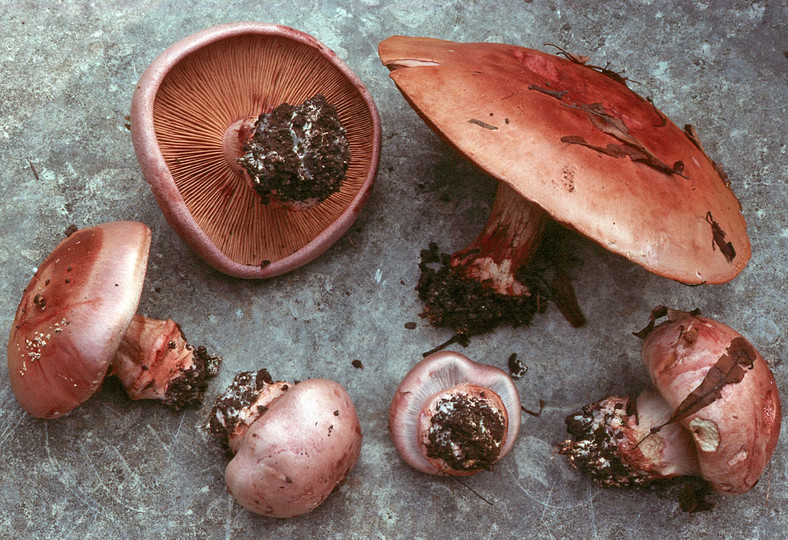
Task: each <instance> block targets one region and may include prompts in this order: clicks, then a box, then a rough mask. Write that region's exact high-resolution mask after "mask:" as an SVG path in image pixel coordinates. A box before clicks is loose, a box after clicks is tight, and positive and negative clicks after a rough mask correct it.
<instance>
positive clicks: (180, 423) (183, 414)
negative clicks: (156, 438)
mask: <svg viewBox="0 0 788 540" xmlns="http://www.w3.org/2000/svg"><path fill="white" fill-rule="evenodd" d="M184 418H186V413H181V421H180V422H179V423H178V429H176V430H175V435H174V436H173V438H172V442H173V443H174V442H175V441H177V440H178V435H179V434H180V432H181V426H182V425H183V419H184Z"/></svg>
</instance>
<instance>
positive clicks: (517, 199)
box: [451, 183, 547, 296]
mask: <svg viewBox="0 0 788 540" xmlns="http://www.w3.org/2000/svg"><path fill="white" fill-rule="evenodd" d="M546 218H547V213H546V212H545V211H544V210H542V209H541V208H540V207H539V206H537V205H536V204H534V203H532V202H530V201H528V200H527V199H525V198H523V197H522V196H521V195H520V194H519V193H517V192H516V191H515V190H514V189H513V188H512V187H510V186H509V185H508V184H505V183H501V184H500V186H499V187H498V191H497V192H496V194H495V200H494V201H493V208H492V212H491V214H490V217H489V219H488V220H487V224H486V225H485V226H484V230H483V231H482V233H481V234H480V235H479V236H478V237H477V238H476V240H474V241H473V243H472V244H471V245H470V246H468V247H467V248H465V249H462V250H460V251H458V252H456V253H454V255H452V257H451V266H452V267H453V268H455V271H456V272H457V273H459V274H460V275H461V276H462V277H464V278H465V279H470V280H476V281H478V282H479V283H481V284H482V285H483V286H484V287H487V288H489V289H492V290H493V291H495V292H496V293H498V294H503V295H510V296H528V295H530V294H531V293H530V291H529V289H528V287H527V286H526V285H524V284H523V283H521V282H520V281H519V280H518V279H517V277H516V274H517V271H518V270H519V269H520V268H521V267H523V266H524V265H525V264H526V263H527V262H528V261H529V260H530V259H531V257H532V255H533V253H534V248H535V247H536V245H537V244H538V243H539V240H541V238H542V234H543V233H544V227H545V223H546Z"/></svg>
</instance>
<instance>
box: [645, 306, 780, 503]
mask: <svg viewBox="0 0 788 540" xmlns="http://www.w3.org/2000/svg"><path fill="white" fill-rule="evenodd" d="M741 337H742V336H741V335H740V334H739V333H738V332H736V331H735V330H733V329H732V328H730V327H728V326H726V325H724V324H722V323H720V322H717V321H715V320H713V319H709V318H706V317H700V316H687V317H682V318H680V319H679V320H674V321H670V322H664V323H662V324H661V325H659V326H657V328H656V329H655V330H654V331H653V332H652V333H651V334H650V335H649V336H648V338H647V339H646V340H645V341H644V342H643V361H644V362H645V364H646V367H647V368H648V371H649V374H650V376H651V379H652V381H653V383H654V386H655V387H656V388H657V389H658V390H659V392H660V393H661V394H662V397H663V398H664V399H665V401H666V402H667V403H668V405H669V406H670V407H671V409H672V410H674V411H675V410H676V409H677V407H678V406H679V404H681V402H682V401H683V400H684V398H686V397H687V396H688V395H689V394H690V393H691V392H692V391H693V390H694V389H695V388H696V387H697V386H698V385H699V384H700V383H701V381H702V380H703V379H704V377H705V376H706V374H707V373H708V371H709V369H710V368H711V367H712V366H713V365H715V364H716V362H717V361H718V360H719V358H720V357H721V356H723V355H724V354H725V353H726V350H727V349H728V347H729V346H730V344H731V342H732V341H733V340H734V339H736V338H741ZM752 351H755V349H754V348H753V349H752ZM755 354H756V358H755V361H754V364H753V368H752V369H751V370H747V371H746V372H745V375H744V378H743V379H742V380H741V382H738V383H734V384H727V385H725V386H723V387H722V392H721V397H720V398H719V399H717V400H715V401H713V402H712V403H711V404H709V405H707V406H706V407H704V408H702V409H701V410H699V411H698V412H696V413H695V414H692V415H690V416H688V417H687V418H684V419H683V420H682V421H681V422H682V424H683V425H684V427H685V428H686V429H687V430H689V431H690V433H691V434H692V436H693V439H694V443H695V446H696V448H697V454H698V461H699V464H700V471H701V474H702V476H703V477H704V478H705V479H706V480H708V481H709V482H710V483H711V484H712V486H714V488H715V489H716V490H718V491H720V492H722V493H727V494H737V493H744V492H746V491H748V490H749V489H750V488H752V487H753V486H754V485H755V483H756V482H757V481H758V479H759V478H760V476H761V473H762V472H763V470H764V468H765V467H766V464H767V463H768V462H769V459H771V456H772V453H773V452H774V448H775V447H776V446H777V439H778V437H779V435H780V425H781V422H782V412H781V405H780V396H779V393H778V390H777V385H776V383H775V381H774V376H773V375H772V372H771V370H770V369H769V366H768V365H767V364H766V362H765V361H764V360H763V357H761V355H760V353H757V351H755Z"/></svg>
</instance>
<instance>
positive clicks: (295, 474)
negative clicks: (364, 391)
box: [224, 379, 361, 518]
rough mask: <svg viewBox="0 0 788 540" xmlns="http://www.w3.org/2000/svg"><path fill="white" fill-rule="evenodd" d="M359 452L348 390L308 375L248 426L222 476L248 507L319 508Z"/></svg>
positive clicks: (263, 511)
mask: <svg viewBox="0 0 788 540" xmlns="http://www.w3.org/2000/svg"><path fill="white" fill-rule="evenodd" d="M360 453H361V426H360V425H359V421H358V417H357V416H356V409H355V407H354V406H353V402H352V401H351V399H350V396H349V395H348V393H347V392H346V391H345V389H344V388H342V386H340V385H339V384H338V383H336V382H334V381H329V380H325V379H309V380H306V381H302V382H300V383H298V384H296V385H293V386H290V388H289V389H288V390H287V391H286V392H284V393H283V394H282V395H281V396H280V397H278V398H277V399H276V400H274V401H273V402H272V403H271V404H270V406H269V408H268V410H267V411H265V412H264V413H263V414H262V416H260V418H259V419H258V420H257V421H255V422H254V423H253V424H252V425H251V426H250V427H249V428H248V430H247V431H246V434H245V435H244V439H243V441H242V442H241V444H240V446H239V447H238V453H237V454H235V457H233V459H232V461H230V463H229V464H228V465H227V469H226V470H225V475H224V477H225V482H226V483H227V489H228V490H229V491H230V493H231V494H232V496H233V497H234V498H235V499H236V500H237V501H238V502H239V503H240V504H241V505H242V506H243V507H244V508H246V509H247V510H249V511H250V512H254V513H255V514H260V515H263V516H267V517H278V518H289V517H294V516H299V515H302V514H306V513H309V512H311V511H312V510H314V509H315V508H317V507H318V506H319V505H320V504H321V503H322V502H323V501H324V500H325V499H326V497H328V495H329V494H330V493H331V491H333V489H334V488H335V487H336V486H337V484H339V483H340V482H341V481H342V480H344V478H345V477H346V476H347V475H348V474H349V473H350V470H351V469H352V468H353V466H354V465H355V464H356V461H357V460H358V456H359V454H360Z"/></svg>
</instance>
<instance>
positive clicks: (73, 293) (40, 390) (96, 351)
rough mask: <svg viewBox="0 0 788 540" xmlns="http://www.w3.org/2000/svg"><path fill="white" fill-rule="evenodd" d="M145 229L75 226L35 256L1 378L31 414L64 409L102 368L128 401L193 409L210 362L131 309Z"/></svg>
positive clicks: (86, 392)
mask: <svg viewBox="0 0 788 540" xmlns="http://www.w3.org/2000/svg"><path fill="white" fill-rule="evenodd" d="M150 241H151V232H150V229H149V228H148V227H147V226H145V225H143V224H142V223H137V222H132V221H119V222H113V223H105V224H102V225H98V226H96V227H90V228H86V229H81V230H78V231H76V232H74V233H72V234H71V235H70V236H68V237H67V238H65V239H64V240H63V241H62V242H60V244H58V246H57V247H56V248H55V249H54V250H53V251H52V253H51V254H50V255H49V256H48V257H47V258H46V260H45V261H44V262H43V263H41V265H40V266H39V267H38V270H37V271H36V273H35V275H34V276H33V278H32V279H31V280H30V283H29V284H28V286H27V288H26V289H25V291H24V293H23V294H22V300H21V301H20V303H19V307H18V309H17V311H16V316H15V318H14V323H13V325H12V327H11V334H10V336H9V339H8V352H7V355H8V375H9V378H10V380H11V387H12V388H13V390H14V394H15V395H16V399H17V401H18V402H19V404H20V405H21V406H22V408H23V409H25V410H26V411H27V412H29V413H30V414H32V415H33V416H36V417H39V418H56V417H58V416H62V415H64V414H67V413H68V412H70V411H71V410H73V409H74V408H76V407H77V406H79V405H80V404H82V403H83V402H84V401H85V400H87V399H88V398H89V397H90V396H92V395H93V394H94V393H95V392H96V390H98V388H99V386H101V383H102V381H103V380H104V377H105V376H106V374H107V372H108V370H109V372H110V373H111V374H114V375H116V376H117V377H118V378H119V379H120V381H121V383H122V384H123V386H124V388H125V389H126V393H127V394H128V395H129V397H130V398H131V399H157V400H161V401H162V402H163V403H164V404H165V405H167V406H169V407H172V408H174V409H182V408H186V407H196V406H198V405H199V404H200V403H201V401H202V396H203V394H204V392H205V390H206V388H207V378H209V377H211V376H213V375H215V374H216V372H217V370H218V363H219V359H218V358H217V357H214V356H211V355H209V354H208V353H207V351H206V350H205V348H204V347H198V348H194V347H192V346H191V345H189V344H188V343H187V342H186V340H185V339H184V337H183V334H182V333H181V330H180V328H179V326H178V325H177V324H176V323H175V322H174V321H172V320H169V319H168V320H165V321H159V320H155V319H150V318H148V317H144V316H142V315H137V314H135V312H136V310H137V306H138V304H139V300H140V295H141V293H142V285H143V281H144V280H145V272H146V267H147V262H148V251H149V248H150Z"/></svg>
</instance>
